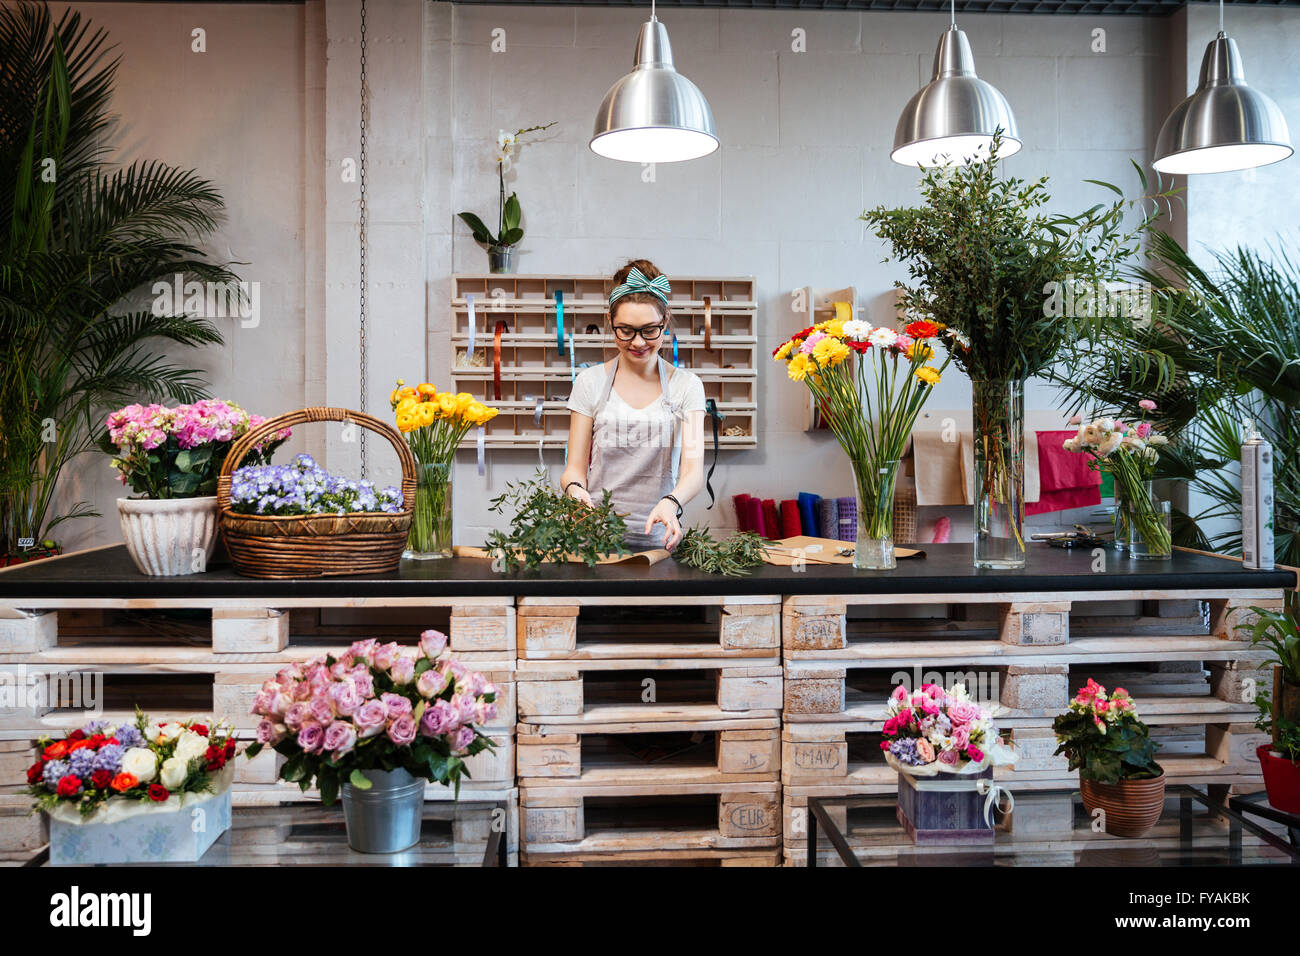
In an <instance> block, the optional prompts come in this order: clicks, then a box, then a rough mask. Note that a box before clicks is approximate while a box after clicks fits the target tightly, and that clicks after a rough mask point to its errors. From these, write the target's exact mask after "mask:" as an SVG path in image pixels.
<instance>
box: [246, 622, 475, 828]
mask: <svg viewBox="0 0 1300 956" xmlns="http://www.w3.org/2000/svg"><path fill="white" fill-rule="evenodd" d="M446 647H447V637H446V635H445V634H443V633H441V632H440V631H435V630H427V631H425V632H424V633H422V634H421V635H420V642H419V644H417V645H414V646H404V645H400V644H397V643H387V644H380V643H379V642H378V641H375V640H374V639H368V640H364V641H357V642H356V643H354V644H353V645H352V646H351V647H349V648H348V649H347V650H346V651H344V652H343V653H342V654H340V655H339V656H338V657H334V656H333V655H326V656H322V657H314V658H312V659H311V660H309V661H306V662H304V663H301V664H290V665H288V666H286V667H284V668H282V669H281V670H280V671H279V672H278V673H277V674H276V675H275V677H274V678H273V679H271V680H268V681H266V683H264V684H263V685H262V688H261V690H260V691H259V692H258V694H257V697H256V699H255V700H254V702H253V708H252V713H253V714H254V716H257V717H260V718H261V721H260V722H259V724H258V727H257V742H256V743H254V744H250V745H249V747H248V750H247V752H246V753H247V756H248V757H250V758H252V757H255V756H257V754H258V753H260V752H261V750H262V748H263V747H273V748H274V749H275V751H276V752H277V753H279V754H280V755H281V756H283V757H285V758H286V759H285V762H284V764H283V765H282V766H281V767H280V770H279V776H280V778H281V779H282V780H288V781H291V782H293V783H296V784H298V786H299V787H301V788H302V789H303V790H304V791H306V790H308V789H310V788H311V787H312V785H313V783H314V784H315V786H317V787H318V788H319V789H320V794H321V802H322V803H323V804H325V805H326V806H329V805H331V804H333V803H334V801H335V800H337V799H338V797H339V795H340V793H341V794H342V797H343V814H344V819H345V821H346V823H347V828H348V844H349V845H350V846H351V847H352V848H353V849H355V850H360V851H362V852H365V853H395V852H397V851H399V850H405V849H407V848H408V847H411V846H414V845H415V844H416V843H417V842H418V841H419V839H420V821H421V818H422V816H423V812H422V811H423V807H424V781H426V780H428V781H436V782H438V783H442V784H448V785H452V786H454V787H455V788H456V790H457V792H458V793H459V790H460V780H461V778H462V777H467V776H469V771H468V770H467V769H466V766H465V761H466V759H467V758H469V757H472V756H473V755H474V754H477V753H480V752H482V751H484V750H490V749H492V748H493V747H494V746H495V744H494V741H493V740H492V739H491V738H490V737H488V736H487V735H485V734H484V733H483V732H482V731H481V730H480V729H479V726H480V725H482V724H486V723H488V722H489V721H491V720H493V719H494V718H495V717H496V715H497V705H496V700H497V688H496V686H495V685H493V684H492V683H491V682H490V681H488V680H487V678H485V677H484V676H483V675H482V674H480V673H478V672H477V671H471V670H469V669H468V668H466V667H464V666H463V665H462V664H461V663H460V662H459V661H457V660H455V659H453V658H451V657H449V656H446V655H445V654H444V651H445V650H446Z"/></svg>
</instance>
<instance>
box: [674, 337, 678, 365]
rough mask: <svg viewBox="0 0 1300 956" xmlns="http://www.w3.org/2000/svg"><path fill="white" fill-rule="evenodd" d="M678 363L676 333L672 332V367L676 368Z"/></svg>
mask: <svg viewBox="0 0 1300 956" xmlns="http://www.w3.org/2000/svg"><path fill="white" fill-rule="evenodd" d="M678 364H679V362H678V355H677V333H676V332H673V368H677V366H678Z"/></svg>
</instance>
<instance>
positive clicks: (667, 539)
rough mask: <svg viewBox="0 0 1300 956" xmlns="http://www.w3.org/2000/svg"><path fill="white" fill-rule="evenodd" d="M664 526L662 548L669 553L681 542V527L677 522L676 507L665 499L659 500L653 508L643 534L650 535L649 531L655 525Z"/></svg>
mask: <svg viewBox="0 0 1300 956" xmlns="http://www.w3.org/2000/svg"><path fill="white" fill-rule="evenodd" d="M657 524H661V525H663V526H664V531H665V532H666V534H665V535H664V547H665V548H667V549H668V550H669V551H671V550H673V548H675V547H677V544H678V542H680V541H681V540H682V526H681V523H680V522H679V521H678V520H677V506H676V505H675V504H673V503H672V502H671V501H669V500H668V499H667V498H662V499H660V501H659V503H658V504H657V505H655V506H654V510H652V511H651V512H650V517H648V518H647V519H646V523H645V533H646V534H650V529H651V528H653V527H654V526H655V525H657Z"/></svg>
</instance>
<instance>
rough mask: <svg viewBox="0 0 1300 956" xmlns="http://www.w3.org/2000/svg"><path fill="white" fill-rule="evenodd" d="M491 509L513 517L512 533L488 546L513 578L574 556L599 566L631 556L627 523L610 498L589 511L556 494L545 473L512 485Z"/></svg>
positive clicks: (493, 537)
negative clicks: (522, 570)
mask: <svg viewBox="0 0 1300 956" xmlns="http://www.w3.org/2000/svg"><path fill="white" fill-rule="evenodd" d="M488 510H490V511H494V512H496V513H497V514H511V515H512V517H511V519H510V530H509V532H503V531H499V530H498V531H493V532H491V533H490V534H489V535H488V537H487V543H486V547H487V549H488V551H490V552H492V554H493V555H494V556H495V557H497V558H499V559H500V560H501V561H502V562H503V563H504V565H505V570H506V571H508V572H510V573H514V572H515V571H518V570H519V569H520V568H521V567H522V568H526V569H527V570H529V571H535V570H537V569H538V567H540V566H541V565H542V564H543V563H546V562H563V561H567V560H568V559H569V556H570V555H575V556H577V557H580V558H582V560H583V561H584V562H585V563H586V564H587V566H588V567H594V566H595V565H596V563H597V562H598V561H599V560H600V559H601V558H603V557H605V556H606V555H609V554H619V555H622V554H627V548H626V547H625V546H624V544H623V537H624V535H626V534H627V524H626V522H624V520H623V517H622V516H621V515H619V514H618V513H617V512H616V511H614V505H613V502H612V501H611V498H610V493H609V492H608V491H606V492H605V493H604V496H603V497H602V499H601V503H600V504H599V505H596V506H595V507H589V506H587V505H585V504H583V503H582V502H580V501H578V500H577V499H576V498H571V497H569V496H568V495H565V494H564V493H562V492H561V491H559V490H558V489H556V488H555V487H554V486H553V485H552V484H551V481H550V478H549V477H548V476H547V474H546V471H545V470H544V469H541V468H539V469H538V470H537V473H536V474H535V475H534V476H533V477H532V478H531V479H530V480H528V481H514V482H507V483H506V490H505V491H504V492H502V493H501V494H500V495H498V496H497V497H496V498H493V499H492V504H491V505H490V507H489V509H488Z"/></svg>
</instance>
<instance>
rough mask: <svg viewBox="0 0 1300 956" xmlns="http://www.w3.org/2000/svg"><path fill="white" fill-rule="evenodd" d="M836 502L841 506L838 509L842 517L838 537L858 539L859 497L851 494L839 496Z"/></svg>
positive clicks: (846, 539)
mask: <svg viewBox="0 0 1300 956" xmlns="http://www.w3.org/2000/svg"><path fill="white" fill-rule="evenodd" d="M836 504H837V505H838V506H839V507H838V508H837V509H836V511H837V512H838V513H839V519H840V530H839V534H837V535H836V537H837V538H839V539H840V540H841V541H857V540H858V499H857V498H854V497H853V496H852V495H849V496H848V497H845V498H837V499H836Z"/></svg>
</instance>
